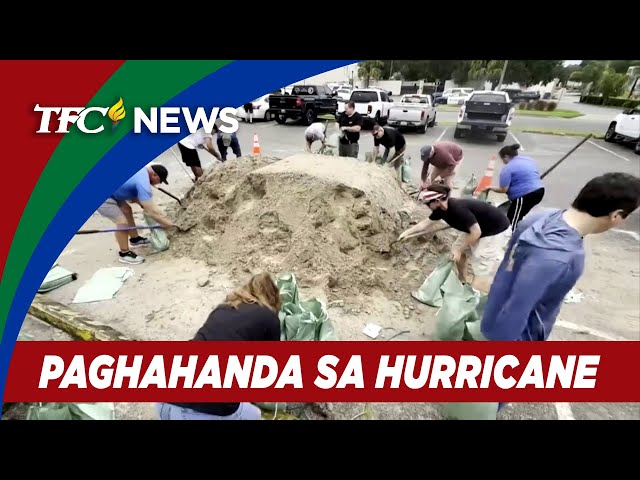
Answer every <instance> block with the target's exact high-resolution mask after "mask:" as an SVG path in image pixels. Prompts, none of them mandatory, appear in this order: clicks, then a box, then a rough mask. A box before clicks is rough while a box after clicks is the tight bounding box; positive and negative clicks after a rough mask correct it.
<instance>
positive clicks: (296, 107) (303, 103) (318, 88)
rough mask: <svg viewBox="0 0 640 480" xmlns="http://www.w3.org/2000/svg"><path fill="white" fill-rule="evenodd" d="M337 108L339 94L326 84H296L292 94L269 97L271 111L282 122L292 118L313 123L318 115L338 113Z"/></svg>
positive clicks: (309, 123) (308, 123)
mask: <svg viewBox="0 0 640 480" xmlns="http://www.w3.org/2000/svg"><path fill="white" fill-rule="evenodd" d="M337 110H338V99H337V94H336V93H334V92H332V91H331V89H330V88H329V87H327V86H325V85H294V86H293V89H292V90H291V95H289V94H284V95H271V96H270V97H269V112H270V113H271V116H272V117H274V118H275V119H276V122H278V123H280V124H282V123H285V122H286V121H287V119H289V118H292V119H296V120H298V119H302V121H303V122H304V123H305V124H306V125H311V124H312V123H313V122H315V121H316V118H317V117H318V115H321V114H325V113H329V114H331V115H336V113H337Z"/></svg>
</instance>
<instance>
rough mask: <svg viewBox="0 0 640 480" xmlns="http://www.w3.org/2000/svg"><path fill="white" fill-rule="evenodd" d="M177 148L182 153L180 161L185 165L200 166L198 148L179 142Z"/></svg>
mask: <svg viewBox="0 0 640 480" xmlns="http://www.w3.org/2000/svg"><path fill="white" fill-rule="evenodd" d="M178 148H179V149H180V153H181V154H182V161H183V162H184V164H185V165H186V166H187V167H202V165H201V164H200V157H199V156H198V150H195V149H191V148H187V147H185V146H184V145H182V144H181V143H178Z"/></svg>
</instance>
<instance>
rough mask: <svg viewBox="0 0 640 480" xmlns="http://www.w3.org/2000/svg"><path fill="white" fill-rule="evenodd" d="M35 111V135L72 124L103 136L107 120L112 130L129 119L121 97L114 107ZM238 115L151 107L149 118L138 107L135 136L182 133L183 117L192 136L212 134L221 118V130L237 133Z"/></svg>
mask: <svg viewBox="0 0 640 480" xmlns="http://www.w3.org/2000/svg"><path fill="white" fill-rule="evenodd" d="M33 111H34V112H38V113H40V114H41V118H40V128H39V129H38V130H36V133H69V127H70V126H71V125H75V126H76V127H77V128H78V130H80V131H81V132H82V133H100V132H102V131H104V130H105V123H106V122H105V120H106V119H107V118H108V119H109V120H111V130H112V131H113V130H115V129H116V127H117V126H118V124H119V123H120V121H122V119H124V118H125V117H126V116H127V111H126V109H125V106H124V101H123V100H122V98H120V100H118V101H117V102H116V103H115V104H114V105H112V106H111V107H41V106H40V105H39V104H36V106H35V107H34V109H33ZM235 114H236V109H235V108H231V107H225V108H222V109H220V108H219V107H213V108H211V109H210V111H209V112H207V111H206V110H205V108H204V107H198V108H197V109H196V111H195V113H194V114H193V115H192V114H191V110H190V109H189V107H160V108H158V107H151V108H150V109H149V114H148V115H147V114H146V113H145V112H144V110H143V109H142V108H140V107H135V108H134V109H133V133H142V129H143V127H144V128H145V129H146V131H148V132H150V133H181V130H180V127H179V126H178V123H179V121H180V116H182V117H184V120H185V123H186V124H187V127H188V130H189V133H194V132H196V131H197V130H199V129H200V128H204V129H205V130H206V131H208V132H210V131H211V129H212V128H213V126H214V124H215V122H216V120H218V119H219V120H220V125H219V127H220V131H222V132H223V133H234V132H236V131H237V130H238V119H237V118H236V116H235ZM54 115H55V117H54ZM52 117H54V118H55V121H57V123H58V126H57V129H55V130H51V128H52V127H53V128H55V125H53V126H52V125H51V123H52V121H51V120H52ZM101 117H102V118H101ZM88 118H89V119H90V120H89V122H87V119H88ZM87 123H90V124H91V126H88V125H87Z"/></svg>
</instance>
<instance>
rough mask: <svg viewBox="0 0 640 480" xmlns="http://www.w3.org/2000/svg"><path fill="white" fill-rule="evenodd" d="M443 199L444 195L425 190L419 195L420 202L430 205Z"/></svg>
mask: <svg viewBox="0 0 640 480" xmlns="http://www.w3.org/2000/svg"><path fill="white" fill-rule="evenodd" d="M443 197H444V194H442V193H439V192H434V191H433V190H423V191H421V192H420V194H419V195H418V201H419V202H421V203H424V204H429V202H432V201H434V200H438V199H440V198H443Z"/></svg>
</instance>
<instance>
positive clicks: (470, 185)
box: [462, 173, 478, 196]
mask: <svg viewBox="0 0 640 480" xmlns="http://www.w3.org/2000/svg"><path fill="white" fill-rule="evenodd" d="M476 188H478V179H477V178H476V176H475V174H474V173H472V174H471V178H470V179H469V181H468V182H467V184H466V185H465V186H464V188H463V189H462V195H464V196H471V195H473V192H475V190H476Z"/></svg>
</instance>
